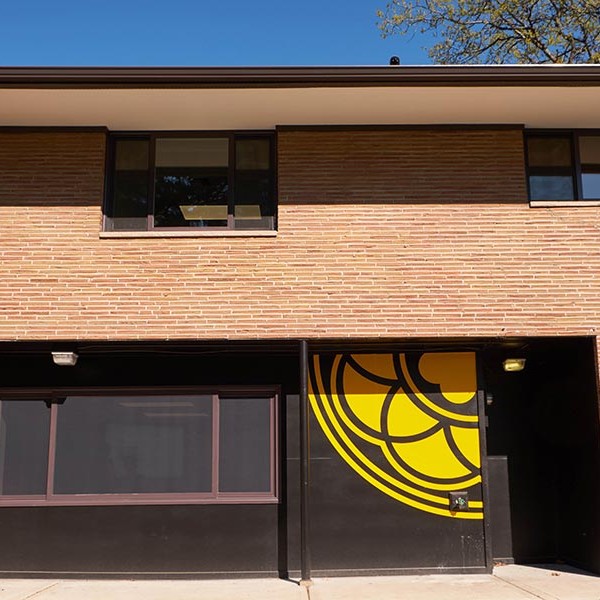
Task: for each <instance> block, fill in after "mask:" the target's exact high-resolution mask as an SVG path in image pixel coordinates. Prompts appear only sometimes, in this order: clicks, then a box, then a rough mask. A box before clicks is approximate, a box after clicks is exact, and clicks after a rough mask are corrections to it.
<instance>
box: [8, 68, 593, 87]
mask: <svg viewBox="0 0 600 600" xmlns="http://www.w3.org/2000/svg"><path fill="white" fill-rule="evenodd" d="M540 85H541V86H571V85H577V86H598V85H600V64H598V65H460V66H456V65H452V66H450V65H448V66H446V65H431V66H368V67H0V86H2V87H16V88H21V87H74V88H79V87H81V88H89V87H107V88H110V87H131V88H145V87H335V86H342V87H346V86H347V87H350V86H361V87H362V86H365V87H369V86H374V87H377V86H540Z"/></svg>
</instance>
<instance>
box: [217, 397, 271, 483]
mask: <svg viewBox="0 0 600 600" xmlns="http://www.w3.org/2000/svg"><path fill="white" fill-rule="evenodd" d="M219 428H220V433H219V491H221V492H269V491H270V489H271V443H272V441H271V400H270V399H269V398H221V399H220V404H219Z"/></svg>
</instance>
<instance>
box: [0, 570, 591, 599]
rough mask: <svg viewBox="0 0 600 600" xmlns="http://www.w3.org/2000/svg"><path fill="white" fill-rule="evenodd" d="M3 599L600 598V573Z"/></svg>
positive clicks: (16, 585) (8, 593)
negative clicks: (595, 574)
mask: <svg viewBox="0 0 600 600" xmlns="http://www.w3.org/2000/svg"><path fill="white" fill-rule="evenodd" d="M0 599H1V600H30V599H33V600H125V599H127V600H131V599H136V600H137V599H141V600H527V599H537V600H540V599H541V600H600V577H597V576H594V575H590V574H587V573H584V572H583V571H578V570H576V569H571V568H568V567H560V566H557V565H549V566H548V567H547V568H546V567H543V566H542V567H524V566H516V565H511V566H505V567H498V568H496V569H495V571H494V574H493V575H426V576H420V577H340V578H317V579H315V580H314V583H313V585H312V586H311V587H310V588H308V589H307V588H303V587H300V586H298V585H297V584H295V583H293V582H290V581H282V580H278V579H236V580H231V579H228V580H208V581H164V580H160V581H158V580H153V581H148V580H138V581H127V580H121V581H116V580H111V581H103V580H41V579H2V580H0Z"/></svg>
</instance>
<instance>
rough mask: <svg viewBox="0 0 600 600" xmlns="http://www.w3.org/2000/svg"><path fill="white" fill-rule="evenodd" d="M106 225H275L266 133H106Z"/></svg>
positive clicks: (270, 152) (270, 155) (130, 228)
mask: <svg viewBox="0 0 600 600" xmlns="http://www.w3.org/2000/svg"><path fill="white" fill-rule="evenodd" d="M110 148H111V152H110V156H111V159H110V161H109V177H108V186H107V187H108V194H107V198H106V202H105V209H104V229H105V231H163V232H164V231H169V230H181V229H186V230H188V231H190V232H191V231H193V230H197V231H198V232H201V231H202V230H203V229H204V230H206V229H210V230H212V231H218V230H219V229H222V230H228V229H241V230H274V229H275V225H276V223H275V221H276V202H275V178H274V167H275V166H274V158H273V157H274V152H273V137H272V135H270V134H256V135H254V134H253V135H250V134H233V133H223V134H212V133H211V134H194V135H191V134H185V135H174V134H147V135H140V136H126V135H114V136H113V137H112V138H111V145H110Z"/></svg>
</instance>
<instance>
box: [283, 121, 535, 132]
mask: <svg viewBox="0 0 600 600" xmlns="http://www.w3.org/2000/svg"><path fill="white" fill-rule="evenodd" d="M524 129H525V125H524V124H523V123H506V124H503V123H491V124H490V125H486V124H479V123H437V124H432V125H427V124H420V125H398V124H390V125H380V124H378V125H366V124H365V125H277V126H276V127H275V131H277V132H278V133H279V132H284V133H285V132H288V131H323V132H326V131H506V130H509V131H522V130H524Z"/></svg>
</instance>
